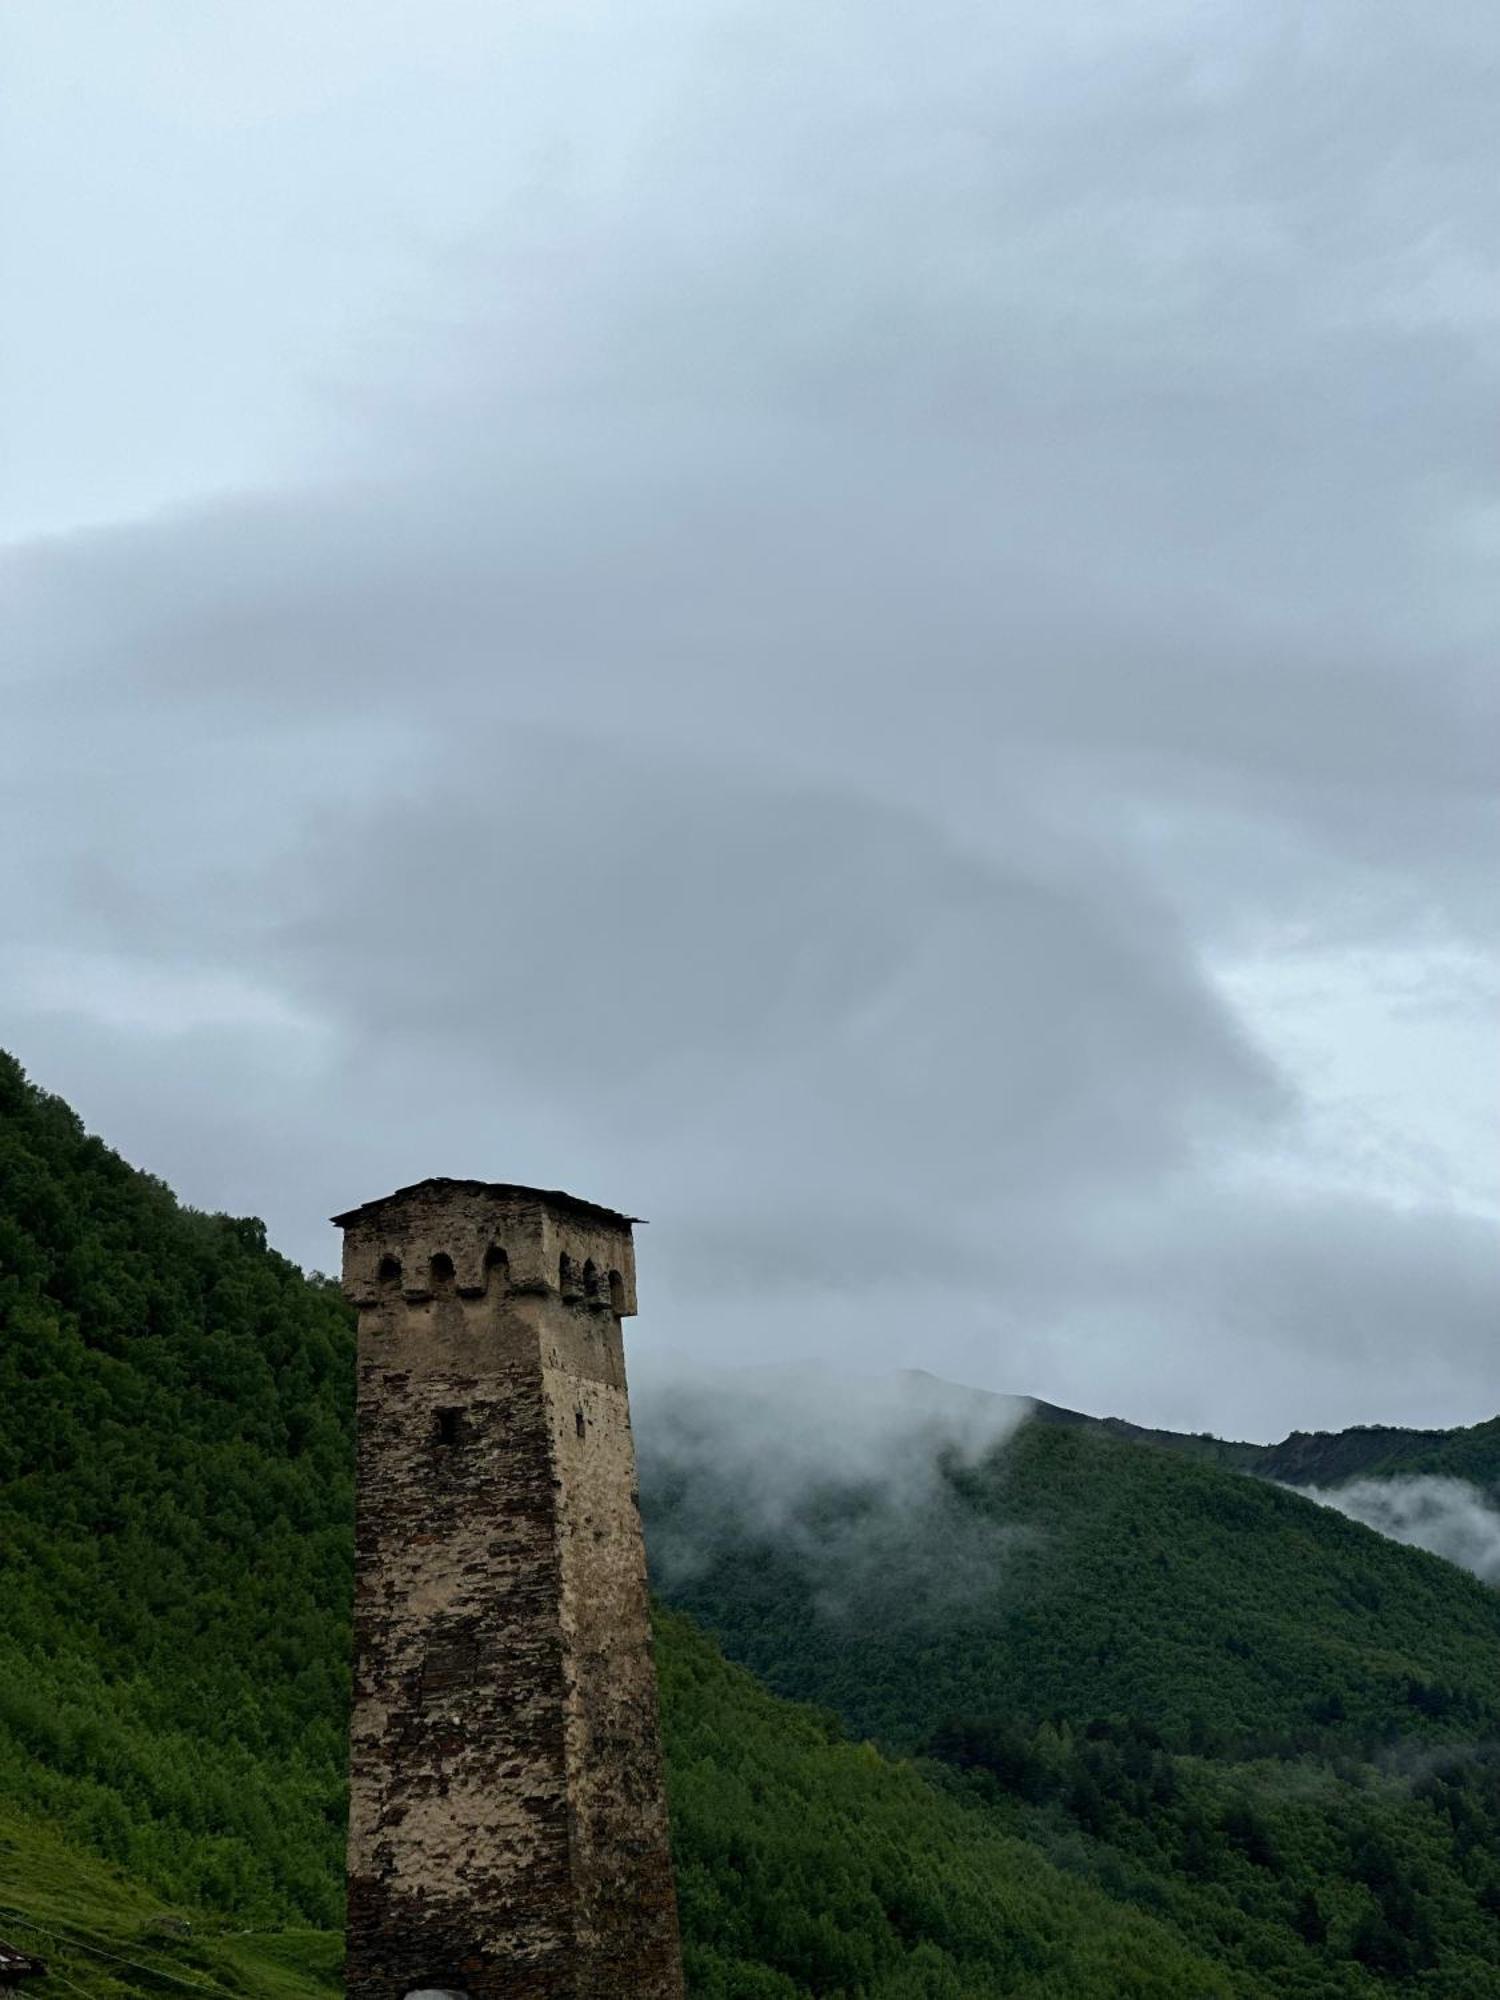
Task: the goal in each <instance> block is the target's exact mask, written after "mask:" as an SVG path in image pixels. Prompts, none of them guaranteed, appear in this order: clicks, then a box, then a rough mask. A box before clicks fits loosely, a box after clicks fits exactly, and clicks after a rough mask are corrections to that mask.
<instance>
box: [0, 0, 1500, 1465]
mask: <svg viewBox="0 0 1500 2000" xmlns="http://www.w3.org/2000/svg"><path fill="white" fill-rule="evenodd" d="M0 65H3V68H4V72H5V74H6V76H7V78H8V79H9V88H8V99H9V101H8V103H7V106H6V111H5V115H4V121H3V130H0V189H3V193H0V261H3V271H0V282H3V286H4V293H5V297H6V301H7V304H6V311H5V315H4V322H3V326H0V428H3V433H4V462H5V469H4V473H3V492H0V531H3V534H4V536H5V539H6V544H7V547H6V561H5V570H6V600H5V602H6V614H5V615H6V625H5V636H4V656H3V666H0V673H3V710H0V715H3V721H0V728H3V731H4V737H5V743H6V752H7V754H6V758H5V768H6V773H7V783H6V785H5V786H4V789H3V796H0V899H3V900H0V908H3V910H4V924H5V935H4V951H3V957H0V1041H3V1042H4V1043H5V1044H6V1045H7V1046H9V1047H10V1048H11V1049H12V1050H13V1051H14V1052H15V1053H16V1054H17V1055H18V1056H19V1057H20V1059H21V1060H22V1062H23V1063H24V1064H25V1065H26V1066H27V1068H28V1069H29V1070H30V1071H31V1073H32V1074H33V1075H34V1076H35V1077H36V1079H37V1080H38V1081H39V1082H41V1083H43V1084H45V1085H47V1086H48V1087H49V1088H52V1089H55V1090H58V1091H60V1092H62V1093H63V1094H64V1095H66V1096H67V1097H68V1098H69V1099H70V1100H71V1101H72V1102H73V1103H74V1104H75V1105H76V1106H77V1108H78V1109H79V1110H80V1111H81V1113H82V1114H83V1115H84V1116H85V1118H86V1119H87V1120H88V1122H89V1123H90V1124H91V1125H92V1126H93V1127H95V1128H96V1129H98V1130H99V1131H101V1132H102V1133H104V1135H105V1136H106V1137H108V1138H109V1139H110V1140H111V1142H112V1143H114V1144H115V1145H117V1146H118V1147H119V1148H120V1149H121V1150H123V1151H124V1152H125V1153H126V1154H127V1155H128V1156H129V1157H130V1158H131V1159H132V1160H134V1161H135V1162H136V1163H138V1164H140V1165H142V1166H145V1167H149V1168H150V1169H152V1170H153V1171H155V1172H157V1173H159V1174H161V1175H163V1176H164V1177H165V1178H166V1179H168V1180H169V1181H170V1182H171V1183H172V1184H173V1185H174V1186H175V1187H176V1188H177V1190H178V1191H179V1192H180V1193H181V1194H182V1196H183V1197H184V1198H185V1199H187V1200H190V1201H192V1202H194V1203H197V1204H199V1205H202V1206H208V1207H227V1208H229V1209H232V1210H235V1211H239V1212H254V1213H258V1214H261V1215H263V1216H264V1217H265V1218H266V1219H267V1221H268V1223H269V1225H270V1227H271V1230H272V1234H273V1238H274V1240H275V1241H276V1242H277V1243H278V1244H280V1245H281V1246H282V1247H283V1248H284V1249H286V1250H287V1251H288V1252H289V1253H291V1254H293V1255H295V1256H297V1257H298V1258H299V1259H301V1260H302V1261H304V1262H306V1263H310V1264H316V1265H321V1266H325V1267H327V1266H331V1265H333V1264H334V1263H335V1261H336V1257H337V1249H336V1244H335V1241H334V1232H332V1231H331V1230H330V1229H329V1228H328V1227H327V1225H326V1223H325V1221H324V1218H325V1217H326V1216H327V1215H329V1214H330V1213H331V1212H333V1211H334V1210H335V1209H339V1208H344V1207H347V1206H349V1205H351V1204H353V1203H355V1202H358V1201H361V1200H364V1199H366V1198H368V1197H371V1196H374V1195H377V1194H381V1193H384V1192H386V1191H387V1190H388V1189H390V1188H391V1187H393V1186H395V1185H397V1184H398V1183H403V1182H407V1181H411V1180H414V1179H417V1178H420V1177H421V1176H423V1175H425V1174H429V1173H452V1174H460V1175H467V1174H478V1175H484V1176H488V1177H495V1178H503V1179H514V1180H521V1181H534V1182H538V1183H542V1184H549V1185H550V1184H561V1185H564V1186H567V1187H569V1188H573V1189H575V1190H576V1191H578V1192H579V1193H581V1194H584V1195H587V1196H590V1197H593V1198H595V1199H598V1200H602V1201H605V1202H607V1203H611V1204H616V1205H619V1206H621V1207H625V1208H628V1209H631V1210H633V1211H635V1212H637V1213H640V1214H643V1215H646V1216H649V1217H650V1218H651V1225H650V1227H649V1229H647V1230H645V1231H643V1232H641V1234H642V1238H643V1241H642V1246H641V1259H642V1304H643V1313H642V1318H641V1319H640V1320H639V1321H638V1322H636V1326H635V1329H634V1331H633V1334H632V1339H633V1341H634V1342H635V1343H636V1345H637V1348H638V1350H639V1349H644V1348H653V1349H677V1350H681V1351H683V1352H687V1353H691V1354H694V1355H696V1356H698V1357H707V1358H710V1359H713V1360H723V1361H726V1362H756V1361H763V1360H777V1361H781V1360H787V1359H791V1358H802V1357H814V1358H822V1359H824V1360H832V1361H842V1362H844V1363H847V1364H849V1365H853V1366H858V1367H860V1368H862V1369H866V1370H880V1369H884V1368H887V1367H891V1366H896V1365H920V1366H924V1367H927V1368H929V1369H932V1370H934V1371H936V1372H938V1373H940V1374H944V1375H948V1376H951V1377H953V1378H955V1379H957V1380H960V1381H964V1382H970V1383H974V1384H978V1385H981V1386H983V1387H986V1388H992V1389H1000V1390H1007V1391H1019V1392H1032V1393H1036V1394H1041V1395H1045V1396H1047V1397H1050V1398H1052V1399H1053V1400H1055V1401H1059V1402H1064V1403H1070V1404H1073V1405H1075V1406H1078V1407H1082V1408H1086V1409H1090V1410H1096V1411H1101V1412H1105V1411H1107V1412H1113V1413H1118V1414H1121V1415H1126V1416H1130V1417H1133V1418H1135V1419H1137V1420H1138V1421H1149V1422H1168V1423H1175V1424H1179V1425H1185V1426H1189V1427H1193V1428H1212V1429H1215V1430H1218V1431H1220V1432H1227V1433H1231V1434H1239V1435H1251V1436H1269V1435H1273V1434H1280V1433H1281V1432H1283V1431H1285V1430H1286V1429H1288V1428H1290V1427H1293V1426H1297V1427H1301V1428H1310V1427H1314V1426H1329V1425H1340V1424H1344V1423H1348V1422H1354V1421H1361V1420H1372V1419H1373V1420H1384V1421H1401V1422H1419V1423H1445V1422H1470V1421H1474V1420H1477V1419H1479V1418H1483V1417H1487V1416H1489V1415H1491V1414H1493V1413H1494V1411H1495V1410H1496V1408H1497V1407H1500V1339H1497V1333H1496V1328H1497V1325H1500V1318H1497V1310H1500V1260H1497V1255H1496V1243H1495V1233H1494V1225H1495V1221H1496V1218H1497V1214H1500V1147H1497V1143H1496V1111H1497V1108H1500V1106H1497V1091H1496V1083H1497V1077H1496V1072H1495V1066H1494V1059H1493V1047H1492V1044H1493V1030H1494V1023H1495V1009H1496V1000H1497V989H1500V939H1497V922H1496V918H1497V912H1496V898H1495V883H1496V879H1497V860H1500V852H1497V846H1500V844H1497V840H1496V796H1495V791H1496V772H1497V743H1500V736H1497V733H1496V720H1497V718H1496V713H1495V711H1496V708H1497V707H1500V700H1497V688H1500V681H1497V669H1496V653H1495V639H1496V630H1497V622H1500V620H1497V612H1500V458H1497V453H1496V442H1497V439H1496V413H1497V389H1500V136H1497V134H1500V126H1497V123H1496V118H1495V106H1496V103H1497V101H1500V98H1497V91H1500V14H1497V13H1496V11H1495V10H1494V9H1493V8H1492V7H1489V6H1486V5H1482V4H1480V0H1452V4H1448V5H1444V6H1442V7H1438V8H1433V7H1432V6H1430V5H1426V4H1419V0H1382V4H1381V5H1378V6H1373V7H1372V6H1371V5H1370V4H1369V0H1358V4H1356V0H1323V4H1321V5H1319V6H1317V7H1311V6H1299V5H1278V4H1275V0H1261V3H1260V4H1254V5H1252V4H1250V0H1237V4H1232V5H1227V4H1215V0H1138V4H1137V5H1135V6H1133V7H1127V8H1121V7H1119V6H1118V5H1116V4H1106V0H1046V4H1043V0H1025V4H1016V0H933V4H930V5H927V6H923V7H913V6H911V5H900V6H897V5H894V4H890V3H889V0H857V4H839V0H833V4H830V5H825V6H822V7H806V6H799V5H793V4H792V3H791V0H746V4H733V5H730V4H724V3H723V0H641V4H638V5H636V6H634V7H630V8H618V7H606V6H603V5H601V4H598V0H535V4H533V3H532V0H508V4H507V5H506V6H505V7H504V8H497V7H495V6H494V5H493V4H490V0H424V4H422V5H421V6H418V5H416V4H414V0H403V4H397V0H352V4H350V5H347V6H342V7H336V8H309V7H308V6H307V5H306V4H305V0H257V4H256V5H255V6H253V7H239V8H227V7H209V6H204V5H203V3H202V0H136V4H134V5H133V6H131V7H129V8H122V9H110V8H100V7H98V6H96V5H93V4H84V3H83V0H12V4H11V5H10V6H8V7H7V8H6V9H5V12H4V15H3V17H0Z"/></svg>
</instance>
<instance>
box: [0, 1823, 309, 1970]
mask: <svg viewBox="0 0 1500 2000" xmlns="http://www.w3.org/2000/svg"><path fill="white" fill-rule="evenodd" d="M0 1936H3V1937H5V1938H6V1939H7V1941H8V1942H10V1943H12V1944H14V1945H15V1946H16V1947H17V1948H18V1949H20V1950H23V1951H28V1952H31V1953H32V1954H34V1955H35V1956H36V1957H38V1958H42V1959H45V1960H46V1962H47V1967H48V1973H49V1978H48V1981H47V1984H46V1986H45V1987H44V1988H41V1989H38V1990H40V1991H46V1992H51V1991H52V1990H53V1988H54V1984H55V1985H56V1986H57V1987H59V1988H61V1990H63V1991H70V1990H72V1991H78V1992H82V1993H85V1994H87V1995H88V1996H89V2000H116V1996H120V1995H127V1994H129V1995H140V1994H160V1995H162V1996H164V2000H166V1996H171V1995H173V1994H176V1995H179V1996H183V1995H186V1994H187V1993H189V1992H196V1993H201V1994H209V1995H218V1996H235V2000H240V1997H241V1996H256V2000H328V1996H329V1995H330V1994H331V1993H336V1992H338V1991H339V1990H340V1972H341V1954H342V1947H343V1941H342V1939H341V1938H340V1937H339V1936H338V1935H337V1934H336V1933H333V1932H327V1931H315V1930H310V1929H306V1928H294V1929H288V1930H281V1929H274V1930H263V1931H252V1930H250V1929H248V1928H247V1927H246V1926H245V1925H244V1924H243V1923H242V1922H240V1923H237V1922H234V1921H232V1920H229V1919H226V1918H225V1917H224V1916H223V1915H222V1914H220V1915H218V1916H212V1915H207V1914H205V1913H204V1912H203V1911H201V1910H185V1909H183V1908H182V1907H181V1906H180V1905H176V1904H171V1903H168V1902H165V1901H164V1900H163V1899H162V1898H161V1897H159V1896H156V1895H153V1894H152V1893H151V1891H150V1890H148V1889H146V1888H143V1887H142V1886H141V1885H140V1884H139V1883H138V1882H134V1881H132V1880H130V1878H129V1877H128V1876H126V1875H125V1874H124V1873H123V1872H122V1871H121V1870H120V1869H118V1868H114V1867H111V1866H110V1864H109V1863H108V1862H105V1861H101V1860H100V1859H99V1858H98V1857H97V1856H96V1855H92V1854H90V1853H88V1852H87V1851H86V1850H82V1849H80V1848H78V1847H77V1846H75V1845H72V1844H70V1843H69V1842H67V1841H66V1840H65V1839H64V1838H63V1837H62V1835H61V1834H60V1833H59V1832H57V1831H56V1830H55V1829H53V1828H51V1827H49V1826H47V1825H46V1824H45V1823H43V1822H41V1821H39V1820H37V1819H35V1818H31V1817H26V1816H23V1815H20V1814H18V1813H16V1812H14V1811H0Z"/></svg>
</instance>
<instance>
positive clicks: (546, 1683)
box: [334, 1180, 683, 2000]
mask: <svg viewBox="0 0 1500 2000" xmlns="http://www.w3.org/2000/svg"><path fill="white" fill-rule="evenodd" d="M334 1220H335V1221H336V1222H337V1223H338V1224H339V1226H340V1227H341V1228H342V1229H343V1231H344V1289H345V1291H346V1293H347V1294H348V1296H349V1298H350V1299H351V1300H352V1301H353V1302H354V1304H355V1305H356V1306H358V1308H359V1362H358V1367H359V1386H358V1453H359V1460H358V1524H357V1530H356V1557H355V1609H354V1649H355V1673H354V1710H353V1721H352V1733H351V1754H350V1802H349V1915H348V1961H347V1990H348V1994H349V1996H350V2000H405V1996H407V1995H410V1994H417V1993H451V1994H460V1995H466V1996H468V2000H622V1997H623V1996H626V1995H629V1996H631V2000H681V1996H682V1991H683V1986H682V1971H681V1958H680V1952H679V1947H678V1939H677V1914H676V1903H675V1898H674V1893H673V1886H672V1871H671V1859H670V1854H669V1851H668V1845H667V1815H666V1802H665V1795H664V1790H663V1781H662V1766H661V1749H660V1735H659V1725H658V1718H657V1695H656V1676H655V1669H654V1666H653V1662H652V1656H651V1632H650V1622H649V1607H648V1600H647V1589H646V1565H645V1553H644V1548H643V1544H642V1539H641V1524H640V1512H639V1505H638V1500H637V1494H636V1475H635V1450H634V1444H633V1441H632V1438H631V1430H630V1409H629V1403H628V1400H627V1396H626V1388H625V1360H624V1346H623V1341H622V1338H621V1325H620V1322H621V1320H622V1319H623V1318H624V1317H626V1316H627V1315H629V1314H631V1313H633V1312H634V1311H635V1256H634V1247H633V1243H632V1238H631V1222H630V1218H629V1217H627V1216H623V1215H617V1214H615V1213H614V1212H613V1211H612V1210H610V1209H605V1208H598V1207H595V1206H594V1205H593V1204H592V1203H590V1202H584V1201H578V1200H575V1199H574V1198H573V1197H572V1196H569V1195H565V1194H558V1193H547V1192H543V1191H541V1190H538V1189H535V1188H523V1187H511V1186H505V1185H490V1184H486V1183H483V1182H478V1181H452V1180H429V1181H423V1182H421V1183H419V1184H418V1185H417V1186H415V1187H410V1188H403V1189H401V1190H400V1191H399V1192H398V1193H396V1194H393V1195H390V1196H388V1197H386V1198H385V1199H384V1200H381V1201H373V1202H368V1203H366V1204H365V1205H364V1206H363V1207H361V1208H356V1209H352V1210H350V1211H349V1212H348V1213H347V1214H345V1215H340V1216H336V1217H335V1218H334Z"/></svg>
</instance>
